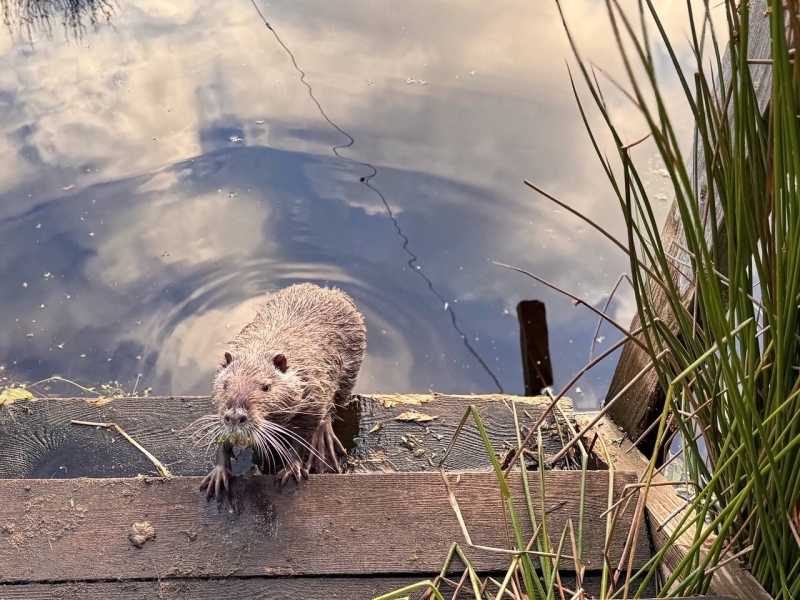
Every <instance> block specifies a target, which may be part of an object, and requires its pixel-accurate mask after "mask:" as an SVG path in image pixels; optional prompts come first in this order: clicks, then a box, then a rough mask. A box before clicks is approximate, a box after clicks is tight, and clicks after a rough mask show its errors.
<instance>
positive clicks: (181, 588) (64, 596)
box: [0, 573, 721, 600]
mask: <svg viewBox="0 0 800 600" xmlns="http://www.w3.org/2000/svg"><path fill="white" fill-rule="evenodd" d="M496 575H497V576H499V577H500V578H502V574H501V573H497V574H496ZM433 577H435V574H433V573H431V574H430V575H428V576H425V577H420V576H416V577H409V576H406V577H369V578H366V577H364V578H353V577H285V578H281V577H276V578H265V577H248V578H237V577H230V578H227V579H168V580H162V581H158V580H157V579H152V580H149V581H124V582H107V581H102V582H69V583H32V584H21V585H2V584H0V600H154V599H156V598H158V599H163V600H181V599H186V600H219V599H220V598H248V599H251V598H252V599H253V600H279V599H286V600H295V599H298V600H299V599H303V600H327V599H328V598H331V599H333V600H337V599H341V600H366V599H368V598H374V597H375V596H378V595H381V594H386V593H388V592H391V591H394V590H396V589H399V588H401V587H404V586H407V585H411V584H413V583H418V582H419V581H422V580H424V579H426V578H430V579H433ZM496 578H497V577H496ZM562 582H563V584H564V585H565V586H566V587H567V588H569V589H575V587H574V581H572V580H570V579H569V578H567V577H565V578H563V579H562ZM583 586H584V589H585V590H586V591H587V592H588V593H589V594H590V596H592V597H596V596H597V595H599V589H600V576H599V575H588V576H586V577H584V581H583ZM440 589H441V591H442V594H443V596H444V598H445V599H446V600H450V599H451V598H452V592H453V590H452V588H450V587H448V586H447V585H445V584H443V585H442V586H441V588H440ZM420 595H421V592H420V593H417V594H413V593H412V594H411V597H412V598H419V596H420ZM460 597H461V598H464V597H465V596H464V594H461V595H460ZM676 600H681V599H676ZM683 600H689V599H683ZM704 600H714V599H708V598H706V599H704ZM717 600H721V599H717Z"/></svg>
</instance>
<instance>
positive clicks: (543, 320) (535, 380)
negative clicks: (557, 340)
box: [517, 300, 553, 396]
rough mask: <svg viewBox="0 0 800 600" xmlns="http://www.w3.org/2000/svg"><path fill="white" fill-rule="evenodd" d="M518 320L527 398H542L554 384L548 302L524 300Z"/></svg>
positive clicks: (520, 305) (518, 306) (520, 304)
mask: <svg viewBox="0 0 800 600" xmlns="http://www.w3.org/2000/svg"><path fill="white" fill-rule="evenodd" d="M517 317H518V318H519V340H520V346H521V350H522V372H523V375H524V377H525V395H526V396H538V395H539V393H540V392H541V391H542V389H543V388H546V387H550V386H551V385H553V366H552V364H551V363H550V343H549V341H548V336H547V313H546V312H545V307H544V302H540V301H539V300H523V301H522V302H520V303H519V304H517Z"/></svg>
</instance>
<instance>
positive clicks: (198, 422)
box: [178, 414, 219, 433]
mask: <svg viewBox="0 0 800 600" xmlns="http://www.w3.org/2000/svg"><path fill="white" fill-rule="evenodd" d="M217 421H219V415H218V414H210V415H203V416H202V417H200V418H198V419H195V420H194V421H192V422H191V423H189V424H188V425H187V426H186V427H184V428H183V429H179V430H178V433H186V432H188V431H190V430H192V429H202V428H203V427H204V426H205V425H207V424H209V423H216V422H217Z"/></svg>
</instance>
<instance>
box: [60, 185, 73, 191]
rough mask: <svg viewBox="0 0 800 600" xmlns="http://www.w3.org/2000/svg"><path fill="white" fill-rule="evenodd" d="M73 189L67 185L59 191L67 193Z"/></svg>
mask: <svg viewBox="0 0 800 600" xmlns="http://www.w3.org/2000/svg"><path fill="white" fill-rule="evenodd" d="M74 187H75V186H74V185H68V186H67V187H63V188H61V191H63V192H68V191H70V190H71V189H72V188H74Z"/></svg>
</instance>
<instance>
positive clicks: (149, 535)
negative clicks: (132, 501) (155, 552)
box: [128, 521, 156, 548]
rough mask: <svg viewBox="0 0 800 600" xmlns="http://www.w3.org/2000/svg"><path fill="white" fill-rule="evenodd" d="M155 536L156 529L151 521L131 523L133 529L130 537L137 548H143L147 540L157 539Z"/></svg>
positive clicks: (129, 534)
mask: <svg viewBox="0 0 800 600" xmlns="http://www.w3.org/2000/svg"><path fill="white" fill-rule="evenodd" d="M155 537H156V530H155V529H153V526H152V525H151V524H150V522H149V521H145V522H144V523H134V524H133V525H131V530H130V532H129V533H128V539H129V540H130V541H131V544H133V545H134V546H136V547H137V548H142V547H143V546H144V545H145V543H146V542H148V541H149V540H152V539H155Z"/></svg>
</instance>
